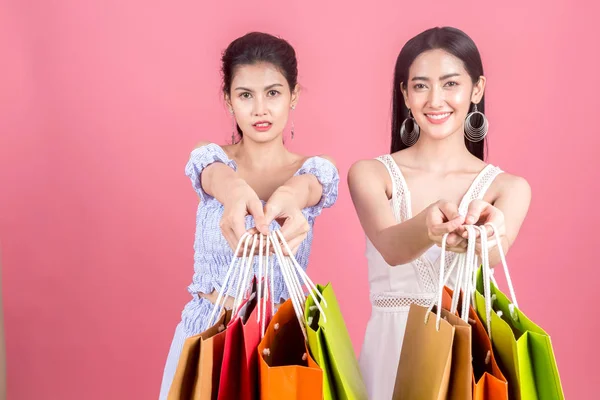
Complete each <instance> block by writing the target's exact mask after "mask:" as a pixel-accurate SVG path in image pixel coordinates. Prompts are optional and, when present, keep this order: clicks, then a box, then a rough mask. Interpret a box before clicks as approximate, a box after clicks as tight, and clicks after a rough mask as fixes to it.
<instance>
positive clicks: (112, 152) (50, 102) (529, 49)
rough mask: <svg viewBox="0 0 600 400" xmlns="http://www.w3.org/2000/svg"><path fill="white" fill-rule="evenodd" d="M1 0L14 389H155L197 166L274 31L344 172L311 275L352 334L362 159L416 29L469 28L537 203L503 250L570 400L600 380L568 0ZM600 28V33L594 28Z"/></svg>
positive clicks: (385, 123)
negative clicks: (235, 61)
mask: <svg viewBox="0 0 600 400" xmlns="http://www.w3.org/2000/svg"><path fill="white" fill-rule="evenodd" d="M52 3H53V4H52V5H50V2H42V1H40V2H37V4H35V3H34V2H28V1H17V0H15V1H9V2H8V3H7V2H3V3H2V5H0V49H2V52H1V55H0V57H1V58H0V110H2V111H0V115H1V118H0V132H1V133H0V188H1V189H0V240H1V246H2V252H3V268H4V271H3V276H4V279H3V296H4V304H5V315H6V338H7V352H8V385H9V387H8V394H9V398H10V399H11V400H25V399H34V398H44V399H83V398H85V399H87V400H94V399H152V398H156V397H157V396H158V388H159V385H160V378H161V374H162V368H163V363H164V361H165V358H166V355H167V350H168V347H169V344H170V340H171V338H172V334H173V330H174V328H175V325H176V323H177V321H178V319H179V315H180V311H181V309H182V307H183V305H184V304H185V303H186V302H187V301H188V300H189V295H188V294H187V292H186V290H185V288H186V286H187V284H188V283H189V281H190V279H191V276H192V255H193V250H192V242H193V234H194V217H195V209H196V201H197V197H196V195H195V194H194V192H193V191H192V188H191V186H190V183H189V181H188V179H187V178H186V177H185V176H184V174H183V168H184V165H185V163H186V161H187V157H188V155H189V152H190V151H191V149H192V148H193V146H194V145H195V144H196V143H197V142H198V141H200V140H212V141H215V142H217V143H225V141H227V140H228V138H229V137H230V120H229V119H228V116H227V114H226V112H225V109H224V106H223V104H222V102H221V97H220V92H219V85H220V80H219V74H218V69H219V56H220V52H221V51H222V50H223V49H224V48H225V47H226V45H227V44H228V43H229V42H230V41H231V40H232V39H234V38H236V37H237V36H239V35H242V34H244V33H246V32H248V31H251V30H262V31H267V32H270V33H274V34H278V35H281V36H282V37H284V38H286V39H288V40H289V41H290V42H291V43H292V44H293V45H294V46H295V48H296V50H297V53H298V55H299V67H300V76H299V78H300V82H301V83H302V84H303V86H304V92H303V93H302V97H301V100H300V104H299V107H298V109H297V112H296V117H295V118H296V119H295V123H296V139H295V140H294V141H293V143H291V148H292V149H293V150H294V151H298V152H302V153H308V154H314V153H327V154H330V155H332V156H333V157H335V158H336V159H337V161H338V164H339V167H340V172H341V175H342V183H341V185H340V198H339V201H338V203H337V205H336V207H335V208H334V209H332V210H328V211H327V212H326V213H325V214H324V215H323V216H322V217H320V218H319V220H318V222H317V227H316V243H315V246H314V252H313V256H312V259H311V265H310V268H309V272H310V274H311V275H312V277H313V278H314V279H315V280H317V281H319V282H327V281H332V282H333V284H334V287H335V290H336V292H337V294H338V297H339V300H340V302H341V305H342V308H343V312H344V314H345V318H346V321H347V324H348V327H349V330H350V333H351V335H352V339H353V341H354V344H355V347H356V350H357V351H358V350H359V349H360V345H361V343H362V338H363V332H364V327H365V324H366V322H367V319H368V317H369V311H370V304H369V301H368V284H367V269H366V263H365V259H364V257H363V251H364V237H363V233H362V231H361V229H360V226H359V223H358V219H357V218H356V216H355V213H354V210H353V207H352V204H351V201H350V197H349V194H348V190H347V185H346V173H347V170H348V168H349V166H350V165H351V163H352V162H354V161H356V160H357V159H360V158H367V157H374V156H376V155H379V154H382V153H385V152H386V151H387V149H388V145H389V124H390V122H389V109H390V102H391V98H390V93H391V79H392V72H393V67H394V62H395V59H396V56H397V54H398V52H399V50H400V48H401V47H402V45H403V44H404V42H405V41H406V40H408V39H409V38H410V37H411V36H413V35H415V34H417V33H419V32H420V31H422V30H424V29H426V28H429V27H431V26H435V25H452V26H456V27H459V28H461V29H463V30H465V31H466V32H467V33H468V34H470V35H471V36H472V37H473V39H474V40H475V42H476V43H477V44H478V46H479V48H480V50H481V53H482V56H483V59H484V66H485V70H486V75H487V77H488V91H487V104H488V113H487V114H488V118H489V120H490V122H491V132H490V136H489V137H490V159H489V160H490V161H491V162H492V163H494V164H498V165H500V166H501V167H503V168H504V169H505V170H507V171H509V172H512V173H516V174H520V175H524V176H525V177H526V178H527V179H528V180H529V182H530V184H531V186H532V188H533V196H534V197H533V203H532V206H531V210H530V213H529V216H528V219H527V220H526V223H525V225H524V227H523V230H522V233H521V236H520V238H519V240H518V241H517V243H516V244H515V246H514V247H513V249H512V251H511V253H510V255H509V258H508V259H509V265H510V266H511V267H512V271H513V280H514V282H515V285H516V288H517V291H518V295H519V301H520V303H521V306H522V308H523V309H524V310H525V312H526V313H527V314H528V315H529V316H531V317H532V318H533V319H534V320H535V321H537V322H538V323H539V324H541V325H542V326H543V327H544V328H545V329H546V330H547V331H548V332H549V333H550V334H551V335H552V338H553V342H554V347H555V351H556V357H557V359H558V363H559V368H560V371H561V374H562V378H563V384H564V389H565V393H566V395H567V398H571V399H581V398H590V397H589V396H590V393H592V390H593V389H597V388H598V385H597V383H595V381H597V376H598V374H599V373H600V369H599V367H598V362H597V359H598V356H599V355H600V352H599V350H598V349H599V346H598V344H597V343H596V342H595V339H596V336H597V331H596V329H597V327H598V313H597V311H596V308H597V304H598V300H599V298H598V295H597V294H595V293H596V290H597V287H598V278H600V273H599V272H598V266H597V265H596V258H597V251H596V250H597V248H598V244H597V238H596V237H595V236H597V235H598V225H599V224H600V216H599V212H598V210H597V207H596V205H595V204H594V203H593V202H595V201H596V199H597V198H598V195H599V189H600V184H599V183H598V178H597V177H598V170H599V168H600V158H599V157H598V155H597V152H598V148H600V139H599V137H598V129H597V124H595V123H594V122H593V121H594V118H595V117H596V116H597V115H598V109H597V107H598V101H597V100H598V87H599V86H600V80H599V75H600V74H599V72H598V71H599V68H598V67H599V66H600V65H599V63H598V41H597V38H598V37H600V28H599V25H598V23H597V22H595V21H594V16H596V17H597V16H598V8H597V6H593V7H596V9H595V10H592V9H591V8H589V7H588V8H586V9H584V8H582V7H578V6H576V5H575V4H574V2H572V1H566V0H562V1H559V2H548V1H545V2H542V1H529V2H524V1H518V2H517V1H511V2H509V3H505V4H503V5H502V6H497V7H496V6H490V5H488V3H487V2H464V1H462V2H450V3H449V2H437V3H427V4H424V3H422V2H413V3H404V4H401V3H399V2H398V1H385V2H378V3H379V4H375V3H373V2H369V3H368V5H367V4H366V3H365V4H363V5H351V2H348V1H344V2H337V4H331V2H326V1H313V0H310V1H308V0H306V1H303V2H299V3H296V4H295V5H293V4H289V2H284V1H269V2H256V1H254V2H251V1H245V2H234V1H225V2H222V5H221V6H214V5H211V4H213V3H215V2H199V1H178V2H173V1H166V0H163V1H139V0H121V1H94V2H92V1H85V2H83V1H75V0H63V1H61V2H52ZM594 38H596V39H594Z"/></svg>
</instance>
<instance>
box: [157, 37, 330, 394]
mask: <svg viewBox="0 0 600 400" xmlns="http://www.w3.org/2000/svg"><path fill="white" fill-rule="evenodd" d="M222 75H223V95H224V98H225V102H226V104H227V107H228V109H229V112H230V114H231V116H232V126H233V131H232V144H231V145H228V146H219V145H217V144H214V143H200V145H199V146H198V147H197V148H196V149H194V150H193V151H192V153H191V156H190V159H189V161H188V163H187V165H186V168H185V172H186V175H187V176H189V178H190V179H191V181H192V186H193V188H194V190H195V191H196V193H197V194H198V196H199V197H200V202H199V204H198V210H197V213H196V234H195V240H194V275H193V279H192V283H191V285H190V286H189V287H188V291H189V293H190V294H191V296H192V299H191V300H190V302H189V303H187V304H186V305H185V307H184V309H183V312H182V314H181V322H180V323H179V324H178V325H177V327H176V329H175V335H174V338H173V342H172V344H171V349H170V351H169V355H168V357H167V361H166V365H165V369H164V374H163V380H162V385H161V390H160V399H166V398H167V396H168V393H169V389H170V386H171V382H172V381H173V376H174V374H175V370H176V369H177V364H178V360H179V356H180V353H181V350H182V348H183V344H184V342H185V339H186V338H188V337H190V336H193V335H197V334H199V333H201V332H203V331H204V330H206V329H207V328H208V327H209V326H208V324H209V316H210V314H211V312H212V311H213V308H214V303H215V301H216V299H217V297H218V296H219V293H221V291H222V289H223V288H222V284H223V281H224V278H225V274H226V272H227V269H228V267H229V265H230V262H231V260H232V257H234V251H235V248H236V247H237V245H238V242H239V241H240V238H241V237H242V236H243V235H244V234H245V233H258V234H263V235H267V234H268V233H269V232H270V231H272V230H275V229H281V233H282V234H283V236H284V238H285V239H286V241H287V242H288V244H289V246H290V248H291V250H292V252H294V254H295V256H296V258H297V260H298V263H299V264H300V265H301V266H302V267H303V268H304V269H306V267H307V264H308V260H309V255H310V249H311V244H312V240H313V226H314V223H315V219H316V217H317V216H319V214H320V213H321V211H322V210H323V208H327V207H331V206H332V205H333V204H334V203H335V201H336V199H337V194H338V183H339V175H338V171H337V168H336V167H335V165H334V163H333V162H332V160H331V159H330V158H328V157H325V156H312V157H308V156H304V155H300V154H294V153H292V152H290V151H289V150H288V149H287V148H286V147H285V146H284V128H285V127H286V125H287V122H288V119H289V118H290V117H291V118H292V123H291V134H290V135H289V136H290V139H293V137H294V124H293V115H292V114H293V110H294V109H295V107H296V105H297V104H298V98H299V94H300V90H299V86H298V83H297V76H298V68H297V61H296V54H295V51H294V49H293V47H292V46H291V45H290V44H289V43H288V42H286V41H285V40H283V39H280V38H277V37H274V36H272V35H269V34H265V33H258V32H253V33H249V34H247V35H245V36H242V37H240V38H238V39H236V40H235V41H233V42H232V43H231V44H230V45H229V46H228V48H227V49H226V50H225V52H224V53H223V57H222ZM253 268H254V274H255V276H257V275H258V263H257V262H256V261H255V262H254V266H253ZM274 271H275V272H274V274H275V275H274V284H273V287H272V288H271V289H272V293H273V299H274V301H275V302H276V303H281V302H283V301H285V300H286V299H287V298H288V297H289V296H288V293H287V290H286V288H285V285H284V281H283V277H282V275H281V272H280V271H279V269H278V268H277V264H276V263H275V268H274ZM234 291H235V285H231V286H229V285H228V288H225V292H226V293H223V294H224V295H227V296H228V297H227V302H226V306H228V307H231V305H232V304H233V296H234Z"/></svg>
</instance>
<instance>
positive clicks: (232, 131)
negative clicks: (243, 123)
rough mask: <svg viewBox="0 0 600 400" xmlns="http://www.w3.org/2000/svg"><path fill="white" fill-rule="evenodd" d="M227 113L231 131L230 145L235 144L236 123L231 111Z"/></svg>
mask: <svg viewBox="0 0 600 400" xmlns="http://www.w3.org/2000/svg"><path fill="white" fill-rule="evenodd" d="M229 113H230V114H231V121H232V125H233V127H232V129H231V144H235V134H236V131H237V123H236V122H235V115H233V110H229Z"/></svg>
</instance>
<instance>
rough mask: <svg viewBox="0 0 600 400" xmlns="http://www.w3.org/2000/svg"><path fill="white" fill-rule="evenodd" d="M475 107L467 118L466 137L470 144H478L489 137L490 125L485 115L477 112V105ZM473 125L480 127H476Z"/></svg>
mask: <svg viewBox="0 0 600 400" xmlns="http://www.w3.org/2000/svg"><path fill="white" fill-rule="evenodd" d="M473 106H474V108H473V112H470V113H469V114H468V115H467V118H465V137H466V138H467V140H468V141H469V142H473V143H477V142H481V141H482V140H483V138H484V137H485V136H486V135H487V133H488V128H489V124H488V120H487V118H486V117H485V115H484V114H483V113H482V112H479V111H477V104H474V105H473ZM479 120H481V121H479ZM473 123H475V125H480V126H478V127H475V126H474V125H473Z"/></svg>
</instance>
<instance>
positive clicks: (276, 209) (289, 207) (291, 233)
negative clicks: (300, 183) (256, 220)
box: [265, 186, 310, 256]
mask: <svg viewBox="0 0 600 400" xmlns="http://www.w3.org/2000/svg"><path fill="white" fill-rule="evenodd" d="M273 220H275V221H277V222H278V223H279V225H281V234H282V235H283V237H284V238H285V240H286V242H287V243H288V246H289V248H290V249H291V250H292V253H293V254H296V252H297V251H298V248H299V247H300V244H302V242H303V241H304V239H306V236H307V234H308V231H309V230H310V225H309V224H308V221H307V220H306V218H305V217H304V214H302V210H301V209H300V208H299V206H298V199H297V196H296V193H295V191H294V189H293V188H290V187H287V186H280V187H279V188H278V189H277V190H276V191H275V192H273V194H272V195H271V197H270V198H269V201H268V202H267V204H266V205H265V222H266V224H267V226H268V225H270V223H271V221H273ZM282 250H283V252H284V255H286V256H288V255H290V254H288V252H287V250H286V249H285V247H283V248H282Z"/></svg>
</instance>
